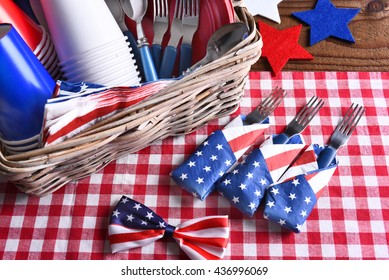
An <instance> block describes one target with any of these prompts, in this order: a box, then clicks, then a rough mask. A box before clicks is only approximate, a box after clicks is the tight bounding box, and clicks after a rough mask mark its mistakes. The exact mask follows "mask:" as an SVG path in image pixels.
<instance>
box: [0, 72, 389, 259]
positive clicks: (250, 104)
mask: <svg viewBox="0 0 389 280" xmlns="http://www.w3.org/2000/svg"><path fill="white" fill-rule="evenodd" d="M276 86H280V87H282V88H284V89H285V90H287V91H288V92H289V94H288V96H287V98H286V99H285V100H284V102H283V103H281V105H280V106H279V107H278V108H277V109H276V111H275V112H274V113H273V114H272V115H271V117H270V123H271V126H270V128H269V130H268V132H269V133H280V132H281V131H282V130H283V129H284V127H285V126H286V124H287V123H288V122H289V121H290V120H291V119H292V118H293V117H294V116H295V114H296V112H298V110H299V109H300V108H301V107H302V106H304V105H305V103H306V102H307V101H308V99H309V98H310V97H311V96H313V95H318V96H319V97H321V98H323V99H324V100H325V102H326V104H325V106H324V107H323V108H322V109H321V111H320V112H319V115H318V116H316V117H315V118H314V119H313V121H312V122H311V124H310V126H308V128H307V129H306V130H305V131H304V132H303V136H304V138H305V140H306V141H307V142H312V143H319V144H325V143H327V141H328V140H329V137H330V135H331V133H332V131H333V129H334V127H335V126H336V125H337V123H338V121H339V120H340V119H341V118H342V115H343V114H344V113H345V111H346V109H347V108H348V107H349V106H350V105H351V103H352V102H356V103H359V104H361V105H363V106H365V107H366V113H365V116H364V117H363V118H362V119H361V121H360V123H359V125H358V127H357V129H356V131H355V132H354V134H353V135H352V137H351V138H350V140H349V142H348V144H347V146H344V147H342V148H341V149H340V150H339V152H338V159H339V168H338V170H337V171H336V173H335V175H334V177H333V178H332V180H331V181H330V184H329V185H328V186H327V187H326V188H325V190H324V192H323V194H322V196H321V197H320V199H319V200H318V203H317V205H316V207H315V208H314V210H313V212H312V213H311V215H310V216H309V218H308V220H307V222H306V223H305V225H304V226H303V228H302V232H301V233H299V234H295V233H291V232H288V231H286V230H283V229H281V228H280V227H279V226H278V225H277V224H271V223H269V222H268V221H267V220H265V219H264V218H263V215H262V214H263V208H260V209H259V210H258V211H257V212H256V214H255V215H254V216H253V217H252V218H249V217H246V216H243V214H241V213H240V212H239V210H237V209H236V208H235V207H233V206H232V205H231V204H230V202H228V201H227V200H226V199H225V198H223V197H221V196H220V195H219V194H218V193H213V194H211V195H210V196H209V197H208V198H207V199H206V200H205V201H200V200H199V199H197V198H194V197H193V196H192V195H191V194H189V193H187V192H186V191H184V190H182V189H181V188H180V187H178V186H177V185H176V184H175V183H174V181H173V180H172V179H171V178H170V176H169V173H170V172H171V171H172V169H173V168H174V167H176V166H177V165H178V164H180V163H181V162H182V161H183V160H184V159H185V158H186V157H187V156H189V155H190V154H191V153H192V152H193V151H194V150H195V148H196V147H197V145H199V144H200V143H201V142H202V141H203V140H204V139H205V138H206V137H207V136H208V135H209V134H210V133H211V132H212V131H214V130H216V129H219V128H222V127H223V126H224V125H225V124H227V123H228V122H229V121H230V120H231V119H232V118H233V117H235V116H236V115H237V114H239V113H243V114H247V113H249V112H250V111H251V110H252V109H253V108H254V107H255V106H257V105H258V104H259V103H260V102H261V100H262V99H263V98H264V97H265V96H267V95H268V94H269V93H270V91H271V89H273V88H274V87H276ZM388 107H389V73H358V72H355V73H343V72H342V73H337V72H316V73H312V72H283V73H281V74H280V75H278V76H277V77H272V76H271V75H270V74H269V73H268V72H255V73H254V72H252V73H250V77H249V81H248V82H247V86H246V90H245V96H244V98H243V99H242V101H241V107H240V109H239V110H238V111H237V112H236V113H235V114H233V115H232V116H229V117H224V118H222V119H219V120H215V121H212V122H210V123H209V124H208V125H206V126H204V127H202V128H200V129H199V130H198V131H196V132H194V133H191V134H189V135H186V136H182V137H175V138H168V139H166V140H164V141H162V142H159V143H156V144H155V145H153V146H150V147H148V148H146V149H143V150H141V151H139V152H138V153H136V154H131V155H128V156H125V157H122V158H120V159H118V160H117V161H115V162H113V163H111V164H109V165H108V166H106V167H105V168H104V169H102V170H101V171H99V172H97V173H96V174H94V175H92V176H90V177H88V178H86V179H83V180H80V181H78V182H73V183H70V184H68V185H66V186H65V187H63V188H61V189H60V190H58V191H57V192H56V193H54V194H52V195H48V196H45V197H43V198H37V197H32V196H28V195H26V194H24V193H22V192H20V191H18V190H17V189H16V187H15V186H14V185H13V184H12V183H8V182H6V180H5V179H4V178H2V177H0V258H1V259H187V256H186V255H185V254H184V253H183V252H182V251H180V249H179V247H178V246H177V244H176V243H175V241H174V240H172V239H168V238H163V239H161V240H159V241H157V242H155V243H154V244H152V245H149V246H146V247H142V248H138V249H133V250H131V251H129V252H128V251H127V252H119V253H117V254H111V250H110V246H109V242H108V238H107V226H108V218H109V216H110V215H111V211H112V208H113V207H114V206H115V205H116V203H117V202H118V201H119V199H120V197H121V196H122V195H123V194H126V195H128V196H130V197H132V198H133V199H135V200H137V201H139V202H142V203H143V204H145V205H147V206H148V207H150V208H151V209H153V210H154V211H155V212H156V213H158V214H159V215H160V216H161V217H163V218H164V219H165V220H166V221H167V222H169V223H170V224H172V225H176V224H178V223H180V222H183V221H185V220H187V219H191V218H196V217H201V216H204V215H224V214H228V215H229V217H230V223H231V236H230V241H229V245H228V247H227V251H226V255H225V258H224V259H235V260H236V259H389V176H388V164H389V156H388V155H389V116H388Z"/></svg>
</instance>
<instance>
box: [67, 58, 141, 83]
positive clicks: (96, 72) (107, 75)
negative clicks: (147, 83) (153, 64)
mask: <svg viewBox="0 0 389 280" xmlns="http://www.w3.org/2000/svg"><path fill="white" fill-rule="evenodd" d="M129 67H131V66H130V65H129V64H128V63H127V61H122V62H120V61H118V63H117V64H115V65H113V66H112V67H110V68H104V67H101V68H98V69H91V70H89V71H85V72H78V73H70V74H69V73H66V74H64V75H65V77H67V78H68V79H69V81H73V82H77V81H78V82H87V79H93V80H94V81H95V82H96V81H99V82H98V83H104V84H105V83H106V81H107V79H108V80H111V79H116V78H120V77H122V76H124V77H137V76H138V75H139V74H138V73H137V72H136V71H133V70H132V69H128V68H129Z"/></svg>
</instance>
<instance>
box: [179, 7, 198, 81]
mask: <svg viewBox="0 0 389 280" xmlns="http://www.w3.org/2000/svg"><path fill="white" fill-rule="evenodd" d="M199 16H200V0H185V3H184V6H183V11H182V27H183V38H182V44H181V48H180V70H179V71H180V72H179V73H180V74H181V73H183V72H184V71H186V70H187V69H188V68H189V67H190V66H192V40H193V36H194V34H195V33H196V31H197V28H198V26H199Z"/></svg>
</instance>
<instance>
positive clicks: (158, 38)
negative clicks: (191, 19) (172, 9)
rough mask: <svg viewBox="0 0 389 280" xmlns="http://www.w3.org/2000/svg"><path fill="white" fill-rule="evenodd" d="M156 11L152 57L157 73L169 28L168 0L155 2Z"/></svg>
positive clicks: (154, 0)
mask: <svg viewBox="0 0 389 280" xmlns="http://www.w3.org/2000/svg"><path fill="white" fill-rule="evenodd" d="M153 9H154V22H153V30H154V39H153V44H152V45H151V56H152V57H153V60H154V65H155V69H156V71H157V73H158V72H159V69H160V68H161V60H162V41H163V37H164V35H165V33H166V32H167V30H168V28H169V6H168V0H153Z"/></svg>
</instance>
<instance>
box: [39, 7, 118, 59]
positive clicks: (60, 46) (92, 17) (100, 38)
mask: <svg viewBox="0 0 389 280" xmlns="http://www.w3.org/2000/svg"><path fill="white" fill-rule="evenodd" d="M41 5H42V8H43V11H44V14H45V17H46V20H47V23H48V26H49V30H50V34H51V37H52V39H53V42H54V45H55V48H56V50H57V54H58V57H59V60H60V61H65V60H68V59H69V58H71V57H73V56H76V55H79V54H82V53H84V52H86V51H88V50H92V49H95V48H97V47H100V46H102V45H105V44H107V43H109V42H111V41H114V40H117V39H120V38H122V37H123V34H122V32H121V30H120V28H119V26H118V25H117V23H116V21H115V19H114V17H113V16H112V14H111V12H110V10H109V9H108V6H107V5H106V4H105V2H104V0H83V1H80V0H66V1H64V0H41Z"/></svg>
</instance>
